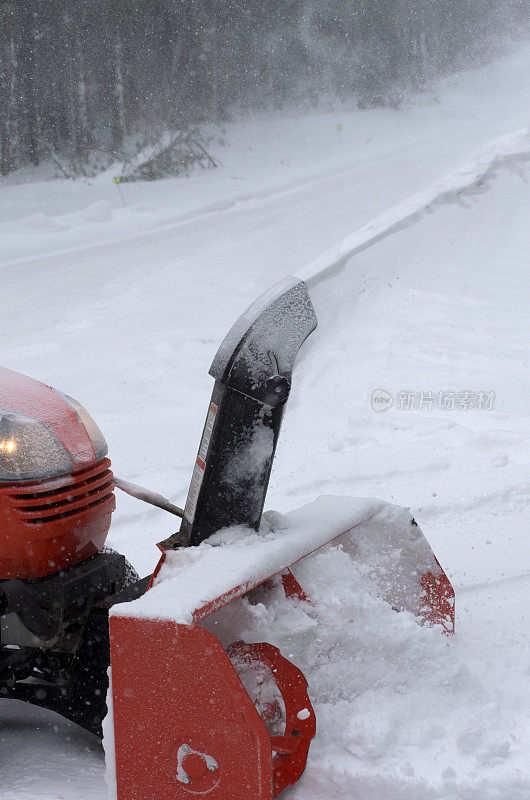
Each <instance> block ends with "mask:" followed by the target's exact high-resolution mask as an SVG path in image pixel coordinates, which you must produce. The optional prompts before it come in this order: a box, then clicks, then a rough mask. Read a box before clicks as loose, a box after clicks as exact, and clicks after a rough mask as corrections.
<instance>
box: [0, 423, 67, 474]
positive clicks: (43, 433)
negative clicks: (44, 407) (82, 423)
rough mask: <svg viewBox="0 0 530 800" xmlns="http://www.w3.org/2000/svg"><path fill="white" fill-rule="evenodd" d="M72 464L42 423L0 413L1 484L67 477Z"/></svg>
mask: <svg viewBox="0 0 530 800" xmlns="http://www.w3.org/2000/svg"><path fill="white" fill-rule="evenodd" d="M71 470H72V462H71V460H70V457H69V455H68V453H67V452H66V450H65V448H64V447H63V445H62V444H61V442H60V441H59V440H58V439H57V438H56V437H55V436H54V435H53V433H52V432H51V431H50V430H49V429H48V428H47V427H46V425H44V424H43V423H42V422H38V421H37V420H35V419H32V418H31V417H26V416H25V415H24V414H15V413H12V412H6V411H0V480H4V481H6V480H11V481H12V480H34V479H40V478H50V477H53V476H55V475H64V474H67V473H69V472H71Z"/></svg>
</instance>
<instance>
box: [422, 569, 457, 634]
mask: <svg viewBox="0 0 530 800" xmlns="http://www.w3.org/2000/svg"><path fill="white" fill-rule="evenodd" d="M436 563H438V560H436ZM440 569H441V567H440ZM421 587H422V589H423V599H424V602H425V607H424V609H422V611H421V612H420V616H421V618H422V619H423V620H424V621H425V622H428V623H429V624H430V625H441V626H442V628H443V629H444V632H445V633H454V630H455V593H454V590H453V587H452V586H451V582H450V581H449V578H448V577H447V575H446V574H445V572H444V571H443V570H442V571H441V574H440V575H433V573H432V572H426V573H425V574H424V575H422V576H421Z"/></svg>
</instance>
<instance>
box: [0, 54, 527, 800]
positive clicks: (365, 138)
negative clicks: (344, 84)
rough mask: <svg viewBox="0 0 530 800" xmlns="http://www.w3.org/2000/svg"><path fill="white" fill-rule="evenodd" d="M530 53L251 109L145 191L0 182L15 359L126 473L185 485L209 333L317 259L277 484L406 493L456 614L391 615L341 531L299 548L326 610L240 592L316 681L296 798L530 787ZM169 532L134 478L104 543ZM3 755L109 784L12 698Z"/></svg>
mask: <svg viewBox="0 0 530 800" xmlns="http://www.w3.org/2000/svg"><path fill="white" fill-rule="evenodd" d="M529 68H530V50H529V49H526V50H523V51H521V52H520V53H519V54H518V55H517V56H512V57H510V58H507V59H505V60H503V61H502V62H500V63H498V64H495V65H490V66H488V67H485V68H483V69H482V70H480V71H477V72H475V73H469V74H466V75H462V76H461V77H460V78H458V79H454V80H453V81H451V85H449V83H447V84H445V85H444V86H442V87H440V90H439V92H438V94H437V99H436V101H434V100H432V99H429V100H428V101H427V100H423V101H421V102H417V103H416V104H414V105H411V106H410V107H409V108H406V109H402V110H399V111H382V110H379V111H363V112H358V111H347V110H343V111H341V112H340V113H339V112H334V113H332V112H329V113H322V114H317V113H311V114H298V115H296V116H294V117H293V116H289V117H288V116H283V117H280V118H277V117H272V116H263V117H252V118H247V119H246V120H244V121H242V122H238V123H233V124H232V125H230V126H228V128H227V131H226V139H227V144H226V145H225V146H220V145H219V146H217V145H216V150H215V152H216V154H217V156H218V157H219V159H220V161H221V162H222V166H221V167H220V168H219V170H217V171H212V172H208V173H203V174H201V175H198V176H195V177H192V178H189V179H187V180H168V181H164V182H160V183H152V184H134V185H133V184H127V185H125V186H124V187H123V192H124V196H125V198H126V202H127V207H126V208H124V207H122V206H121V200H120V198H119V196H118V195H117V192H116V188H115V187H114V186H113V184H112V175H109V174H107V175H104V176H101V177H100V178H98V179H97V180H94V181H91V182H90V183H85V182H81V181H80V182H75V183H74V182H66V181H51V182H42V183H37V184H35V183H30V184H25V185H16V184H7V183H4V184H0V215H1V217H0V266H1V276H2V284H3V299H4V303H3V310H2V315H1V317H0V341H1V345H2V363H3V365H4V366H6V367H9V368H12V369H16V370H19V371H21V372H25V373H27V374H29V375H32V376H33V377H36V378H39V379H41V380H43V381H45V382H47V383H51V384H52V385H54V386H57V387H58V388H60V389H62V390H64V391H67V392H68V393H69V394H71V395H72V396H74V397H76V398H78V399H79V400H80V401H81V402H82V403H83V404H84V405H85V406H86V407H87V408H88V409H89V411H91V413H92V414H93V415H94V417H95V419H96V420H97V421H98V423H99V425H100V427H101V428H102V430H103V432H104V433H105V435H106V437H107V440H108V443H109V450H110V455H111V458H112V460H113V465H114V469H115V472H116V474H117V475H119V476H120V477H122V478H124V479H127V480H130V481H134V482H138V483H141V484H144V485H146V486H149V487H151V488H153V489H156V490H157V491H159V492H161V493H162V494H165V495H167V496H168V497H170V498H171V500H172V501H173V502H175V503H177V504H179V505H182V504H183V503H184V501H185V496H186V492H187V488H188V482H189V478H190V475H191V470H192V465H193V462H194V459H195V455H196V451H197V447H198V444H199V438H200V434H201V431H202V425H203V422H204V417H205V414H206V410H207V404H208V400H209V397H210V392H211V386H212V379H211V378H210V377H209V376H208V374H207V373H208V368H209V366H210V363H211V360H212V358H213V355H214V353H215V351H216V348H217V345H218V344H219V343H220V341H221V339H222V338H223V336H224V334H225V332H226V331H227V329H228V328H229V327H230V325H231V324H232V322H233V321H234V320H235V319H236V318H237V316H238V315H239V314H240V313H241V311H243V310H244V308H245V307H246V306H247V305H248V304H249V303H250V302H251V301H252V300H253V299H254V298H255V297H256V296H257V295H258V294H259V293H260V292H261V291H263V290H265V289H266V288H268V287H269V286H270V285H271V284H272V283H274V282H275V281H276V280H277V279H279V278H281V277H283V276H284V275H286V274H289V273H292V272H296V271H299V272H300V274H302V271H304V272H303V274H307V275H309V274H310V275H311V280H310V281H309V283H310V287H311V288H310V291H311V296H312V299H313V302H314V305H315V308H316V311H317V315H318V317H319V327H318V329H317V331H316V332H315V333H314V334H313V335H312V337H311V338H310V340H309V341H308V342H307V344H306V345H305V346H304V348H303V350H302V352H301V354H300V359H299V362H298V363H297V368H296V369H295V374H294V384H293V391H292V394H291V398H290V400H289V404H288V407H287V412H286V417H285V421H284V425H283V430H282V434H281V436H280V443H279V448H278V455H277V459H276V462H275V465H274V469H273V476H272V479H271V485H270V490H269V495H268V498H267V507H268V508H274V509H277V510H278V511H279V512H280V513H285V512H287V511H288V510H290V509H293V508H297V507H299V506H301V505H303V504H305V503H308V502H310V501H312V500H314V499H315V498H316V497H318V496H319V495H330V494H338V495H353V496H356V497H370V498H380V499H381V500H384V501H388V502H391V503H396V504H399V505H403V506H410V507H411V510H412V513H413V514H414V516H415V517H416V519H417V520H418V522H419V524H420V525H421V527H422V529H423V531H424V533H425V535H426V536H427V538H428V540H429V541H430V543H431V545H432V547H433V549H434V551H435V553H436V554H437V556H438V558H439V559H440V561H441V563H442V565H443V566H444V568H445V570H446V572H447V573H448V575H449V576H450V578H451V580H452V582H453V584H454V586H455V589H456V595H457V632H456V634H455V635H454V636H453V637H452V638H450V639H449V638H447V637H444V636H443V635H442V634H441V633H440V631H438V630H436V629H427V628H422V627H420V626H419V625H417V624H416V622H415V621H414V620H413V618H412V617H411V616H409V615H408V614H407V613H401V614H396V613H395V612H393V611H392V610H391V608H390V606H389V605H387V604H386V603H384V602H383V601H382V600H381V599H380V598H378V597H377V595H376V594H375V593H374V591H373V587H372V586H371V584H370V581H369V580H368V579H367V577H366V574H365V572H364V571H363V570H362V568H361V567H360V566H359V565H358V564H356V563H355V562H353V561H352V560H351V559H350V557H349V556H348V555H347V553H346V552H344V551H342V550H339V549H337V548H328V549H326V550H325V551H323V552H321V553H318V554H316V555H314V556H313V557H311V558H310V559H308V560H307V561H306V562H305V563H304V567H303V569H304V573H305V575H304V577H303V581H302V582H303V584H304V588H305V589H306V591H307V592H308V594H309V595H310V596H311V598H312V601H313V605H312V606H311V607H308V606H304V605H303V604H301V603H299V602H294V601H285V600H282V599H280V598H277V599H276V600H275V602H274V603H273V604H272V606H271V607H270V608H269V609H268V610H265V609H264V608H263V607H254V610H252V609H248V608H245V607H244V602H245V601H238V603H239V604H240V605H241V606H242V608H240V609H239V610H243V611H244V612H245V613H246V614H247V619H248V627H249V636H250V637H255V638H256V639H258V640H259V639H261V640H268V641H271V642H272V643H274V644H277V645H278V646H280V648H281V649H282V652H283V653H284V654H285V655H286V656H287V657H290V658H291V660H293V661H294V662H295V663H297V664H298V665H299V666H300V667H301V668H302V669H303V671H304V672H305V674H306V676H307V678H308V680H309V687H310V694H311V698H312V701H313V703H314V706H315V710H316V713H317V721H318V732H317V737H316V739H315V740H314V742H313V744H312V747H311V751H310V759H309V762H308V767H307V769H306V772H305V774H304V776H303V778H302V779H301V781H300V782H299V783H298V784H297V785H296V787H295V788H294V789H293V790H291V791H290V794H289V797H290V798H292V800H528V798H529V797H530V769H529V764H530V687H529V683H530V659H529V645H530V642H529V631H530V625H529V623H530V620H529V615H530V614H529V599H530V540H529V536H528V531H529V527H530V525H529V523H530V512H529V503H528V482H529V477H530V475H529V464H530V446H529V442H530V408H529V402H530V401H529V398H530V391H529V390H530V386H529V364H528V357H529V347H528V344H529V341H530V321H529V320H530V314H529V309H528V298H529V291H528V290H529V285H530V280H529V272H530V190H529V185H530V184H529V180H530V136H529V134H528V130H527V128H528V125H529V124H530V110H529V109H530V102H529V101H530V82H529V81H528V79H527V76H528V70H529ZM339 123H340V124H342V126H343V128H342V140H341V141H339V138H338V132H337V124H339ZM323 254H324V255H323ZM308 265H309V266H308ZM376 390H382V391H383V392H385V393H387V395H389V396H390V397H391V398H392V405H391V406H390V407H388V408H387V409H386V410H384V411H375V410H374V409H373V406H372V394H373V392H374V391H376ZM420 406H421V407H420ZM174 530H175V523H174V522H173V519H172V518H171V517H170V516H169V515H167V514H164V513H163V512H162V511H158V510H156V509H154V508H150V507H148V506H145V505H142V504H139V503H138V502H137V501H135V500H133V499H131V498H129V497H127V496H125V495H123V494H120V495H119V496H118V509H117V511H116V514H115V519H114V523H113V527H112V529H111V533H110V536H109V543H110V544H111V545H112V546H114V547H116V548H117V549H119V550H121V551H122V552H125V553H126V554H127V555H128V556H129V557H130V560H131V561H133V563H134V564H135V566H137V568H138V569H139V570H140V571H141V572H142V573H143V574H146V573H147V571H148V570H149V569H152V568H153V566H154V564H155V563H156V561H157V556H158V551H157V549H156V547H155V543H156V542H157V541H160V540H161V539H163V538H165V537H166V536H167V535H169V534H170V533H172V532H173V531H174ZM0 774H1V775H2V780H1V782H0V798H1V800H78V799H79V798H83V800H106V799H107V789H106V784H105V767H104V759H103V751H102V748H101V745H100V744H99V742H98V741H96V740H95V739H94V738H93V737H92V736H91V735H89V734H86V733H84V732H83V731H82V730H81V729H79V728H77V727H76V726H75V725H73V724H69V723H67V722H65V721H64V720H62V719H61V718H59V717H58V716H56V715H54V714H52V713H48V712H45V711H42V710H39V709H30V708H29V707H25V706H24V705H23V704H21V703H14V702H9V701H3V702H2V703H0ZM286 796H287V794H286Z"/></svg>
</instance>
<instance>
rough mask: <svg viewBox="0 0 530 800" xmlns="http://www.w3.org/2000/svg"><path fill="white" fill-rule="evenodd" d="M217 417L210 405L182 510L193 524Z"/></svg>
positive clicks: (214, 409) (215, 409) (214, 406)
mask: <svg viewBox="0 0 530 800" xmlns="http://www.w3.org/2000/svg"><path fill="white" fill-rule="evenodd" d="M216 416H217V406H216V405H215V403H210V408H209V409H208V416H207V417H206V423H205V425H204V431H203V433H202V439H201V445H200V447H199V454H198V456H197V459H196V461H195V466H194V467H193V475H192V476H191V483H190V488H189V491H188V497H187V499H186V506H185V508H184V516H185V517H186V519H187V520H188V522H189V523H190V525H192V524H193V519H194V517H195V510H196V508H197V502H198V500H199V492H200V490H201V486H202V481H203V479H204V471H205V469H206V456H207V455H208V447H209V446H210V439H211V438H212V432H213V426H214V422H215V419H216Z"/></svg>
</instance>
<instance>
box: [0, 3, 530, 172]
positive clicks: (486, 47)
mask: <svg viewBox="0 0 530 800" xmlns="http://www.w3.org/2000/svg"><path fill="white" fill-rule="evenodd" d="M529 3H530V0H0V173H1V174H3V175H5V174H7V173H9V172H10V171H12V170H14V169H17V168H18V167H20V166H25V165H38V164H39V163H41V162H42V161H43V160H45V159H49V158H50V157H53V156H56V157H65V158H70V159H77V161H78V162H79V163H82V162H87V161H88V160H89V159H90V158H91V157H94V154H99V155H100V156H101V157H107V158H108V159H111V160H112V159H115V158H123V156H124V153H125V152H126V151H127V149H128V148H130V147H131V146H132V143H138V142H141V141H145V140H146V139H147V137H149V136H156V135H157V132H161V131H168V130H169V131H171V130H182V129H185V128H186V127H189V126H195V125H197V124H200V123H201V122H203V121H222V120H223V119H227V118H228V117H229V116H230V114H231V113H232V112H234V110H239V109H264V108H266V109H269V108H279V107H282V106H285V105H286V104H291V103H297V104H300V103H311V104H315V105H317V104H319V103H322V102H324V103H329V102H330V101H333V100H334V99H336V98H339V99H341V98H346V99H351V100H352V102H356V103H358V104H359V105H361V106H363V107H366V106H367V105H377V104H397V103H399V102H400V99H401V98H402V97H403V96H405V95H406V94H407V93H409V92H411V91H414V90H421V89H422V88H424V87H425V86H428V85H429V84H430V83H431V82H432V81H433V80H434V79H436V78H437V77H439V76H443V75H447V74H448V73H450V72H452V71H455V70H460V69H462V68H463V67H466V66H470V65H473V64H475V63H477V62H480V61H481V60H485V59H487V58H490V57H492V56H494V55H496V54H497V51H498V49H499V43H503V42H505V41H507V40H508V39H510V38H513V37H514V36H517V35H519V34H520V35H522V34H523V31H525V29H526V28H527V26H528V13H529Z"/></svg>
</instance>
